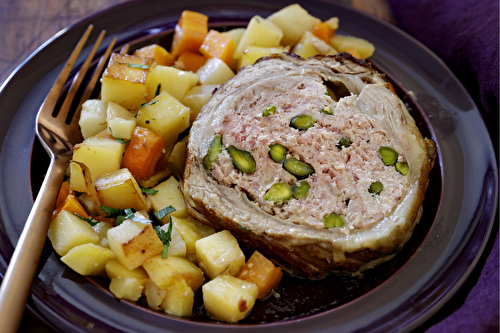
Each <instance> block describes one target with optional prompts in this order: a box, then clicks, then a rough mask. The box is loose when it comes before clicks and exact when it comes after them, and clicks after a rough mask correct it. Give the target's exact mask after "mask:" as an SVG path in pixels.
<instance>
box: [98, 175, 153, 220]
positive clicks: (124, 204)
mask: <svg viewBox="0 0 500 333" xmlns="http://www.w3.org/2000/svg"><path fill="white" fill-rule="evenodd" d="M95 188H96V191H97V195H98V196H99V201H100V203H101V205H103V206H106V207H113V208H120V209H126V208H134V209H135V210H136V211H139V210H145V209H147V208H148V205H147V203H146V197H145V196H144V194H142V191H141V188H140V187H139V184H137V181H136V180H135V178H134V176H132V174H131V173H130V171H129V170H128V169H126V168H122V169H119V170H116V171H113V172H110V173H107V174H105V175H103V176H101V177H99V178H96V179H95Z"/></svg>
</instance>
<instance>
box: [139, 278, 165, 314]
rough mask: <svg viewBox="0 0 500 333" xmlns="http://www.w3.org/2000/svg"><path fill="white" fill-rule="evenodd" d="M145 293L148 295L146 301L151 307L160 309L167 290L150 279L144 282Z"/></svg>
mask: <svg viewBox="0 0 500 333" xmlns="http://www.w3.org/2000/svg"><path fill="white" fill-rule="evenodd" d="M144 295H145V296H146V301H147V302H148V306H149V307H150V308H151V309H153V310H160V305H161V303H162V302H163V299H164V298H165V296H166V295H167V290H166V289H161V288H160V287H158V286H157V285H156V283H154V281H153V280H151V279H148V280H147V281H146V283H145V284H144Z"/></svg>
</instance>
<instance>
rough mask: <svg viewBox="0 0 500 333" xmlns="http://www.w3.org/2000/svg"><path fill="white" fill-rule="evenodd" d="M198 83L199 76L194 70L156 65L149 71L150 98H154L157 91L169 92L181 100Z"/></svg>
mask: <svg viewBox="0 0 500 333" xmlns="http://www.w3.org/2000/svg"><path fill="white" fill-rule="evenodd" d="M197 83H198V76H197V75H196V74H195V73H193V72H188V71H184V70H181V69H177V68H175V67H168V66H156V67H155V68H153V69H152V70H151V72H150V73H149V79H148V84H147V86H148V99H149V100H152V99H153V98H155V97H156V95H157V93H158V94H159V93H161V92H162V91H164V90H165V91H166V92H168V93H169V94H170V95H171V96H172V97H173V98H175V99H176V100H178V101H180V100H182V98H183V97H184V95H186V93H187V92H188V91H189V90H190V89H191V88H193V87H194V86H195V85H196V84H197Z"/></svg>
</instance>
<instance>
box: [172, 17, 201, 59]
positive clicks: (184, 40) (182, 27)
mask: <svg viewBox="0 0 500 333" xmlns="http://www.w3.org/2000/svg"><path fill="white" fill-rule="evenodd" d="M207 33H208V16H206V15H204V14H201V13H197V12H192V11H189V10H185V11H183V12H182V14H181V17H180V19H179V21H178V22H177V24H176V26H175V31H174V38H173V40H172V47H171V49H170V52H172V55H173V56H174V58H177V57H178V56H179V55H180V54H181V53H183V52H184V51H191V52H198V49H199V48H200V46H201V44H202V43H203V40H204V39H205V36H206V35H207Z"/></svg>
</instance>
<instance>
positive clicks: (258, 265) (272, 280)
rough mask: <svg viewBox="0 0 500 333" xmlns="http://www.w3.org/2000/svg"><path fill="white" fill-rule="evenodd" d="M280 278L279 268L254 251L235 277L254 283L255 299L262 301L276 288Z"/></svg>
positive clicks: (281, 273) (281, 274)
mask: <svg viewBox="0 0 500 333" xmlns="http://www.w3.org/2000/svg"><path fill="white" fill-rule="evenodd" d="M282 276H283V272H282V271H281V268H278V267H276V266H274V264H273V263H272V262H271V260H269V259H267V258H266V257H264V255H262V254H261V253H260V252H258V251H255V252H254V253H253V254H252V256H251V257H250V259H248V261H247V263H246V264H245V266H243V269H242V270H241V271H240V273H239V274H238V276H237V277H238V278H239V279H242V280H245V281H248V282H252V283H255V284H256V285H257V287H258V288H259V294H258V295H257V298H258V299H262V298H264V297H266V296H267V295H269V293H271V291H272V290H273V289H274V288H276V287H277V286H278V284H279V283H280V281H281V277H282Z"/></svg>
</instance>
